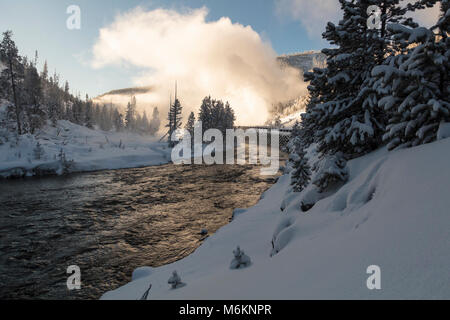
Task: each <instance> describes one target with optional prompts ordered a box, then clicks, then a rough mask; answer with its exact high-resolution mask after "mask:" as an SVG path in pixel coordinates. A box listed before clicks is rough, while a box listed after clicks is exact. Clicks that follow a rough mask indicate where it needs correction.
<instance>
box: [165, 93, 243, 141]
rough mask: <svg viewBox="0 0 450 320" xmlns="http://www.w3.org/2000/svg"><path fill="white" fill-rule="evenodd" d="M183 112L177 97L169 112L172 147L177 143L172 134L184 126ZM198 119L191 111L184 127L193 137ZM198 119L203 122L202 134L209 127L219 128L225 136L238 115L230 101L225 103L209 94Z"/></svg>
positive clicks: (201, 107) (168, 125)
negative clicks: (182, 120)
mask: <svg viewBox="0 0 450 320" xmlns="http://www.w3.org/2000/svg"><path fill="white" fill-rule="evenodd" d="M181 113H182V106H181V103H180V100H179V99H177V98H176V99H175V102H174V103H173V104H171V107H170V109H169V114H168V124H167V127H168V128H169V131H168V136H169V145H170V146H171V147H173V146H174V145H175V142H174V141H172V139H171V137H172V134H173V133H174V132H175V131H176V130H178V129H180V128H181V126H182V122H181ZM196 121H197V120H196V118H195V113H194V112H191V113H190V115H189V117H188V120H187V122H186V125H185V127H184V128H185V129H186V130H187V131H188V132H189V133H190V135H191V137H194V128H195V125H196ZM198 121H201V122H202V131H203V132H202V136H203V133H204V132H205V131H207V130H209V129H218V130H220V131H221V132H222V134H223V135H224V136H225V133H226V130H227V129H233V128H234V122H235V121H236V116H235V114H234V110H233V109H232V108H231V106H230V104H229V103H228V102H226V103H224V102H223V101H221V100H216V99H212V98H211V96H208V97H205V98H204V99H203V101H202V105H201V106H200V111H199V113H198Z"/></svg>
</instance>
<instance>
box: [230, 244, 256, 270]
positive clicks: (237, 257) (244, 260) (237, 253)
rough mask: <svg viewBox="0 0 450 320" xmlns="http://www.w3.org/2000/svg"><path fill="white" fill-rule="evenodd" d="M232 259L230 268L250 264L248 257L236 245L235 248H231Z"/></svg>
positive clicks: (244, 266)
mask: <svg viewBox="0 0 450 320" xmlns="http://www.w3.org/2000/svg"><path fill="white" fill-rule="evenodd" d="M233 254H234V259H233V260H232V261H231V264H230V269H241V268H246V267H249V266H250V265H251V263H252V262H251V260H250V257H249V256H247V255H246V254H245V252H244V251H243V250H241V248H240V247H239V246H238V247H237V248H236V250H233Z"/></svg>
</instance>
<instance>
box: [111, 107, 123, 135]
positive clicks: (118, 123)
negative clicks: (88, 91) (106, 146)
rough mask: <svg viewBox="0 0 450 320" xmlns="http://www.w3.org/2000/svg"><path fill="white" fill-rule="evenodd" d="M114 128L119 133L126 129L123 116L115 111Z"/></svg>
mask: <svg viewBox="0 0 450 320" xmlns="http://www.w3.org/2000/svg"><path fill="white" fill-rule="evenodd" d="M113 119H114V127H115V129H116V131H117V132H120V131H122V130H123V128H124V124H123V116H122V114H120V112H119V110H117V109H114V111H113Z"/></svg>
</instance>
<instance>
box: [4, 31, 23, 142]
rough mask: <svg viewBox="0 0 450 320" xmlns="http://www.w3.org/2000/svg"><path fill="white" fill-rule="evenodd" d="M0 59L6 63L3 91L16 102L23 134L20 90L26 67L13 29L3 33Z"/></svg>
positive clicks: (17, 115)
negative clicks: (13, 37) (13, 36)
mask: <svg viewBox="0 0 450 320" xmlns="http://www.w3.org/2000/svg"><path fill="white" fill-rule="evenodd" d="M0 61H1V62H2V64H3V65H4V69H3V70H2V71H1V79H2V80H3V81H2V83H1V87H2V91H3V92H5V93H6V94H7V97H8V98H9V100H10V101H12V102H14V112H13V116H14V118H15V121H16V124H17V128H16V129H17V133H18V134H19V135H21V134H22V123H23V119H22V116H23V114H22V106H21V99H20V94H21V93H20V92H19V91H20V86H21V85H22V81H23V78H24V68H23V64H22V57H21V56H20V55H19V50H18V49H17V46H16V44H15V42H14V40H13V39H12V32H11V31H6V32H4V33H3V40H2V42H1V43H0Z"/></svg>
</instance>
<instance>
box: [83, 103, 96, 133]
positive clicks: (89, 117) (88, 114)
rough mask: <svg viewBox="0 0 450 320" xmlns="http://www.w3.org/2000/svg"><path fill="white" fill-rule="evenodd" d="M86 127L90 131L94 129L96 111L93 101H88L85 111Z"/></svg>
mask: <svg viewBox="0 0 450 320" xmlns="http://www.w3.org/2000/svg"><path fill="white" fill-rule="evenodd" d="M84 125H85V126H86V127H88V128H89V129H94V110H93V106H92V101H86V106H85V109H84Z"/></svg>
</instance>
